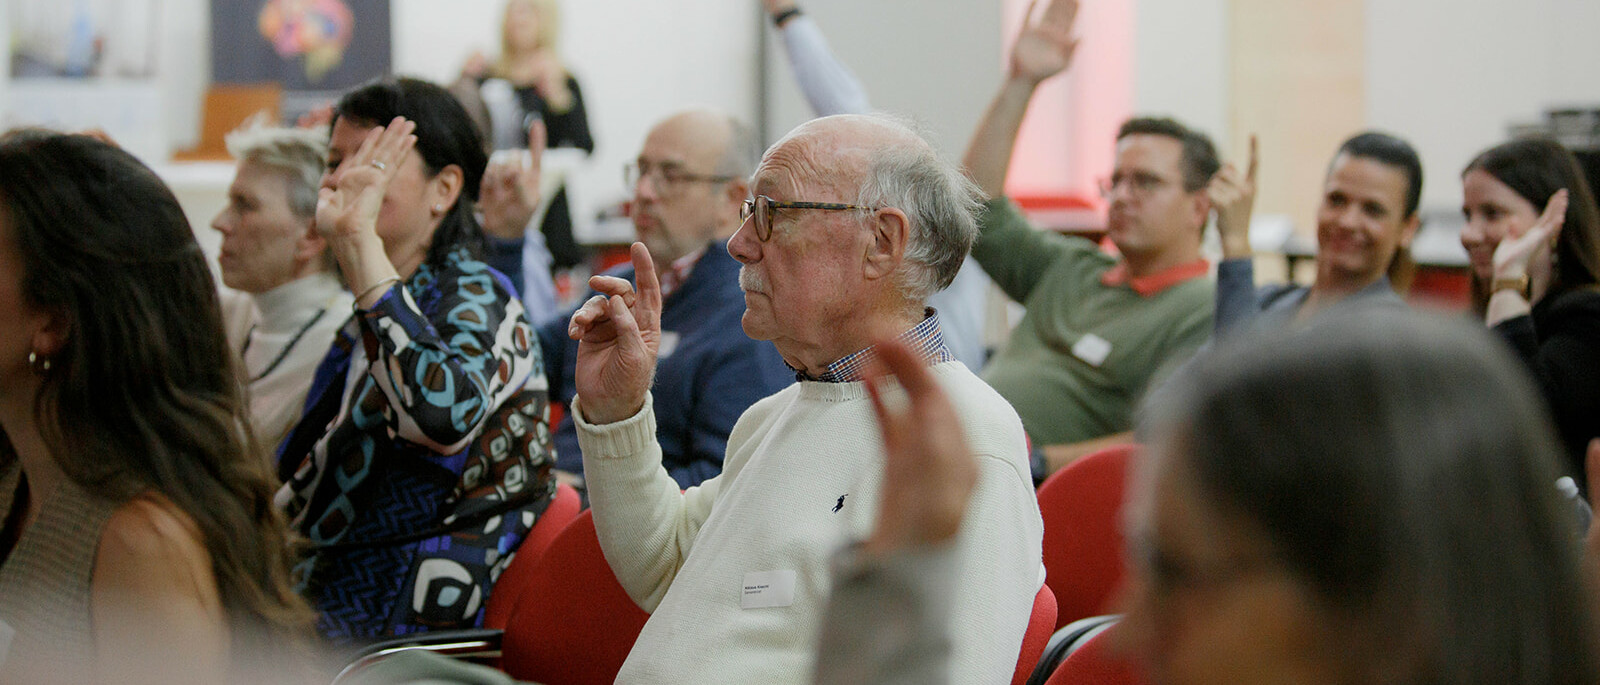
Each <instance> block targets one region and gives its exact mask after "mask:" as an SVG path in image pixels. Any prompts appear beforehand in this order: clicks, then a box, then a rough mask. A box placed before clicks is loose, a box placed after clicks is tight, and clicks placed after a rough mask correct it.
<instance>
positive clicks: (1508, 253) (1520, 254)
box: [1494, 188, 1567, 278]
mask: <svg viewBox="0 0 1600 685" xmlns="http://www.w3.org/2000/svg"><path fill="white" fill-rule="evenodd" d="M1566 221H1567V189H1566V188H1562V189H1561V190H1557V191H1556V194H1555V195H1551V196H1550V202H1548V203H1546V204H1545V206H1544V213H1543V214H1540V215H1539V220H1538V221H1535V222H1533V225H1532V226H1529V227H1528V230H1526V231H1523V232H1522V235H1518V236H1506V238H1505V239H1504V240H1501V241H1500V244H1499V245H1498V246H1496V247H1495V248H1494V275H1495V278H1518V277H1520V276H1523V275H1527V273H1528V264H1529V262H1531V261H1533V256H1534V254H1536V253H1537V252H1538V251H1539V246H1540V245H1545V244H1549V245H1554V244H1555V240H1556V237H1557V236H1559V235H1561V225H1562V224H1564V223H1566Z"/></svg>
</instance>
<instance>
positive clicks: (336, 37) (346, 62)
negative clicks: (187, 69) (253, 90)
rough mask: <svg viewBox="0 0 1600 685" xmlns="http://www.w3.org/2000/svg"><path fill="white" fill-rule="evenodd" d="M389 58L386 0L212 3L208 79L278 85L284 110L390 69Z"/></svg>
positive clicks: (289, 111)
mask: <svg viewBox="0 0 1600 685" xmlns="http://www.w3.org/2000/svg"><path fill="white" fill-rule="evenodd" d="M389 63H390V32H389V2H388V0H212V2H211V75H212V77H211V79H212V81H213V82H214V83H242V84H248V83H270V82H276V83H279V84H282V85H283V89H284V114H285V115H290V114H292V113H293V111H294V110H298V109H309V107H301V106H297V105H301V104H302V101H307V102H309V101H312V100H316V101H321V100H326V99H330V98H331V97H335V96H337V94H338V93H340V92H342V91H344V90H347V89H349V88H351V87H353V86H356V85H359V84H361V83H363V82H366V81H368V80H371V79H373V78H377V77H379V76H383V75H385V74H388V73H389ZM311 106H314V104H312V105H311Z"/></svg>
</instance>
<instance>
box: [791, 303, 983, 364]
mask: <svg viewBox="0 0 1600 685" xmlns="http://www.w3.org/2000/svg"><path fill="white" fill-rule="evenodd" d="M895 339H896V340H898V341H900V342H902V343H905V345H906V347H909V348H911V353H912V354H915V355H917V356H918V357H920V358H921V359H922V360H923V362H924V363H926V364H928V365H929V366H932V365H934V364H938V363H941V362H947V361H950V360H952V359H954V358H955V357H952V356H950V348H948V347H945V346H944V331H942V330H940V329H939V312H936V311H934V309H933V308H932V307H928V308H926V309H925V310H924V311H923V318H922V322H921V323H919V324H917V325H915V326H912V327H911V329H910V330H908V331H906V332H904V333H901V334H900V336H899V337H898V338H895ZM877 356H878V353H877V352H874V351H873V348H871V347H868V348H866V349H864V350H861V351H859V352H855V353H852V354H849V355H845V356H844V357H843V358H841V359H839V360H838V361H836V362H834V363H832V364H829V365H828V370H827V371H824V372H823V373H822V375H821V376H819V377H817V378H808V377H807V376H806V375H805V374H804V373H798V372H797V373H796V374H795V376H796V378H798V379H799V380H802V381H805V380H815V381H821V382H823V383H854V382H856V381H859V380H863V379H865V378H866V375H865V374H866V370H867V369H868V368H869V367H871V365H872V360H873V359H876V358H877Z"/></svg>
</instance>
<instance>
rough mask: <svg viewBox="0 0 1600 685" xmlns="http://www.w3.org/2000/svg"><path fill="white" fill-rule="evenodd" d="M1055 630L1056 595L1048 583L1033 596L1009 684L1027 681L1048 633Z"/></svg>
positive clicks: (1047, 639) (1040, 587) (1041, 586)
mask: <svg viewBox="0 0 1600 685" xmlns="http://www.w3.org/2000/svg"><path fill="white" fill-rule="evenodd" d="M1055 630H1056V595H1055V593H1054V592H1051V591H1050V586H1049V585H1040V586H1039V593H1038V594H1036V595H1034V596H1033V614H1032V615H1031V616H1029V617H1028V632H1025V633H1023V634H1022V654H1021V655H1020V656H1018V657H1017V670H1016V672H1015V673H1013V674H1012V675H1011V685H1022V684H1023V683H1026V682H1028V676H1029V675H1032V674H1033V667H1034V666H1036V665H1037V664H1038V663H1039V656H1040V655H1041V654H1044V648H1045V645H1046V643H1048V642H1050V634H1051V633H1053V632H1055Z"/></svg>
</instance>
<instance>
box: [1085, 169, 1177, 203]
mask: <svg viewBox="0 0 1600 685" xmlns="http://www.w3.org/2000/svg"><path fill="white" fill-rule="evenodd" d="M1170 182H1171V181H1168V180H1167V179H1164V178H1161V177H1160V176H1156V175H1154V174H1147V173H1142V172H1133V173H1130V174H1125V175H1120V176H1114V177H1112V178H1102V179H1100V180H1099V182H1098V183H1097V184H1096V185H1098V186H1099V189H1100V197H1101V198H1102V199H1107V200H1109V199H1111V196H1112V195H1113V194H1115V193H1116V192H1117V188H1118V187H1120V186H1126V187H1127V189H1128V194H1129V195H1132V196H1134V197H1145V196H1148V195H1150V194H1152V193H1154V192H1156V191H1157V190H1160V189H1161V188H1162V186H1165V185H1167V184H1168V183H1170Z"/></svg>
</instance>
